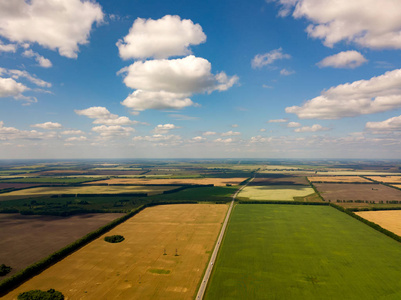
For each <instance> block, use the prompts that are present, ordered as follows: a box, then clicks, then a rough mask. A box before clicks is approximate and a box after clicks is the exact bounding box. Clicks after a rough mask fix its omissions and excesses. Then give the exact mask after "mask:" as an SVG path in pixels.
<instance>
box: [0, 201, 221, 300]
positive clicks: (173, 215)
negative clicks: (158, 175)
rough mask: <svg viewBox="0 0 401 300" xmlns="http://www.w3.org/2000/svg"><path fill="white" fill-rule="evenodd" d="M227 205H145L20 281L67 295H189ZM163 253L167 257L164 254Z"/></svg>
mask: <svg viewBox="0 0 401 300" xmlns="http://www.w3.org/2000/svg"><path fill="white" fill-rule="evenodd" d="M227 209H228V206H227V205H225V204H222V205H209V204H201V205H190V204H184V205H161V206H156V207H151V208H147V209H145V210H144V211H142V212H140V213H139V214H138V215H136V216H134V217H133V218H131V219H129V220H128V221H126V222H124V223H123V224H121V225H119V226H117V227H116V228H114V229H113V230H112V231H110V232H109V233H108V234H107V235H113V234H121V235H123V236H124V237H125V240H124V241H123V242H122V243H118V244H110V243H106V242H105V241H104V240H103V237H101V238H99V239H97V240H95V241H94V242H92V243H90V244H88V245H87V246H85V247H83V248H82V249H81V250H79V251H77V252H75V253H73V254H72V255H70V256H69V257H67V258H66V259H64V260H63V261H61V262H59V263H57V264H56V265H54V266H52V267H50V268H49V269H47V270H45V271H44V272H42V273H41V274H40V275H38V276H36V277H34V278H32V279H31V280H29V281H27V282H26V283H24V284H22V285H21V286H20V287H18V288H17V289H16V290H14V291H12V292H11V293H9V294H7V295H6V296H5V297H4V298H3V299H15V298H16V296H17V295H18V294H19V293H21V292H23V291H27V290H31V289H42V290H47V289H50V288H54V289H56V290H59V291H61V292H62V293H63V294H64V295H65V296H66V298H67V299H193V297H194V295H195V294H196V289H197V286H198V283H199V281H200V279H201V276H202V274H203V272H204V269H205V266H206V264H207V261H208V259H209V256H210V252H211V250H212V248H213V245H214V241H215V239H216V238H217V235H218V232H219V230H220V227H221V223H222V222H223V220H224V217H225V214H226V211H227ZM164 253H165V254H166V255H164Z"/></svg>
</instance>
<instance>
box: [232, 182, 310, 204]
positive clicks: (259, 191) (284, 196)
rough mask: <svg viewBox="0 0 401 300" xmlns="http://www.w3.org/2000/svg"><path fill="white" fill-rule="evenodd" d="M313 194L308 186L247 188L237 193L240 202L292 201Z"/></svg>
mask: <svg viewBox="0 0 401 300" xmlns="http://www.w3.org/2000/svg"><path fill="white" fill-rule="evenodd" d="M314 192H315V191H314V190H313V189H312V188H311V187H310V186H303V185H263V186H247V187H245V188H244V189H243V190H242V191H241V192H240V193H239V195H238V198H239V199H241V200H274V201H293V200H294V197H305V196H308V195H311V194H313V193H314ZM245 198H247V199H245Z"/></svg>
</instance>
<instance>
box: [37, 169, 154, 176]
mask: <svg viewBox="0 0 401 300" xmlns="http://www.w3.org/2000/svg"><path fill="white" fill-rule="evenodd" d="M144 172H146V171H142V170H141V171H124V170H83V171H81V170H51V171H42V172H36V173H30V174H29V176H61V175H104V176H107V175H111V176H114V175H140V174H142V173H144Z"/></svg>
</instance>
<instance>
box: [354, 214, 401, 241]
mask: <svg viewBox="0 0 401 300" xmlns="http://www.w3.org/2000/svg"><path fill="white" fill-rule="evenodd" d="M355 213H356V214H357V215H358V216H361V217H362V218H364V219H366V220H368V221H370V222H373V223H376V224H378V225H380V226H381V227H383V228H385V229H387V230H389V231H391V232H394V233H395V234H398V235H399V236H401V210H381V211H380V210H379V211H359V212H355Z"/></svg>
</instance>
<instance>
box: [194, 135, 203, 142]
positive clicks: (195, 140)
mask: <svg viewBox="0 0 401 300" xmlns="http://www.w3.org/2000/svg"><path fill="white" fill-rule="evenodd" d="M191 140H192V141H194V142H203V141H205V140H206V138H204V137H203V136H195V137H193V138H192V139H191Z"/></svg>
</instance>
